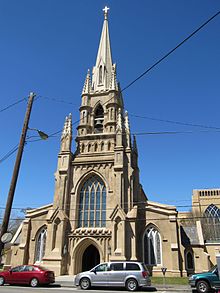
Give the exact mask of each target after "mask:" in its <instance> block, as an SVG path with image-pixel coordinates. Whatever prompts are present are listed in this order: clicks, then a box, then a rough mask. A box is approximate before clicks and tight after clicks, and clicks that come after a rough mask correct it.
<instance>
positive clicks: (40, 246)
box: [35, 227, 47, 262]
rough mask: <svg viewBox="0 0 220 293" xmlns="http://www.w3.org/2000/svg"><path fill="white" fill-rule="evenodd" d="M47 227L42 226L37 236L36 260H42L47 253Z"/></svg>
mask: <svg viewBox="0 0 220 293" xmlns="http://www.w3.org/2000/svg"><path fill="white" fill-rule="evenodd" d="M46 239H47V228H46V227H44V228H42V229H41V230H40V231H39V233H38V236H37V240H36V248H35V262H41V261H42V259H43V257H44V255H45V248H46Z"/></svg>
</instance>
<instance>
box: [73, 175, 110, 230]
mask: <svg viewBox="0 0 220 293" xmlns="http://www.w3.org/2000/svg"><path fill="white" fill-rule="evenodd" d="M105 225H106V188H105V185H104V182H103V181H102V180H101V179H100V178H99V177H98V176H92V177H90V178H89V179H88V180H87V181H86V182H85V183H84V184H83V186H82V189H81V191H80V198H79V216H78V227H105Z"/></svg>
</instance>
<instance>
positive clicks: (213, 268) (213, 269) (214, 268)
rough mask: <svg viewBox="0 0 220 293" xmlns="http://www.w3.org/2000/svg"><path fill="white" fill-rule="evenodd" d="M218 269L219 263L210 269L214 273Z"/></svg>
mask: <svg viewBox="0 0 220 293" xmlns="http://www.w3.org/2000/svg"><path fill="white" fill-rule="evenodd" d="M216 269H217V265H215V266H214V267H212V268H211V269H210V270H209V272H210V273H214V271H215V270H216Z"/></svg>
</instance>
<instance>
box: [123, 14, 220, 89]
mask: <svg viewBox="0 0 220 293" xmlns="http://www.w3.org/2000/svg"><path fill="white" fill-rule="evenodd" d="M219 14H220V11H218V12H217V13H216V14H214V15H213V16H212V17H210V18H209V19H208V20H207V21H205V22H204V23H203V24H202V25H200V27H198V28H197V29H196V30H195V31H193V32H192V33H191V34H190V35H189V36H188V37H186V38H185V39H184V40H183V41H182V42H180V43H179V44H178V45H177V46H176V47H175V48H173V49H172V50H170V51H169V52H168V53H167V54H165V55H164V56H163V57H162V58H160V59H159V60H158V61H157V62H155V63H154V64H153V65H152V66H150V67H149V68H148V69H147V70H145V71H144V72H143V73H142V74H140V75H139V76H138V77H137V78H135V79H134V80H133V81H132V82H130V83H129V84H128V85H127V86H126V87H124V88H123V89H122V90H121V92H123V91H125V90H127V89H128V88H129V87H130V86H132V85H133V84H134V83H135V82H136V81H138V80H139V79H141V78H142V77H143V76H144V75H145V74H147V73H148V72H149V71H151V70H152V69H153V68H154V67H156V66H157V65H158V64H160V63H161V62H162V61H163V60H164V59H166V58H167V57H168V56H169V55H171V54H172V53H173V52H174V51H176V50H177V49H178V48H179V47H180V46H182V45H183V44H184V43H186V42H187V41H188V40H189V39H190V38H192V37H193V36H194V35H195V34H196V33H197V32H199V31H200V30H201V29H202V28H203V27H205V26H206V25H207V24H208V23H209V22H210V21H211V20H213V19H214V18H215V17H217V16H218V15H219Z"/></svg>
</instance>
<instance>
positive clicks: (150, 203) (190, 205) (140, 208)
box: [0, 198, 210, 212]
mask: <svg viewBox="0 0 220 293" xmlns="http://www.w3.org/2000/svg"><path fill="white" fill-rule="evenodd" d="M206 200H207V201H210V198H203V199H202V201H206ZM124 204H129V203H128V202H124ZM156 204H157V202H153V203H152V202H151V201H147V200H146V202H145V201H144V202H143V201H141V202H136V203H135V206H137V205H144V207H140V206H139V207H138V210H143V209H144V210H145V209H146V208H147V207H150V206H152V205H156ZM49 205H50V204H49ZM51 205H52V204H51ZM160 205H161V203H160ZM162 205H165V206H169V207H170V206H171V207H173V208H193V207H197V208H198V207H206V206H207V204H185V205H172V204H163V203H162ZM29 206H31V204H29ZM68 206H73V207H71V208H68V210H75V209H78V207H79V206H80V204H74V205H72V204H66V207H68ZM38 208H39V207H37V208H31V207H28V208H27V207H12V209H13V210H27V211H32V210H36V209H38ZM4 209H5V207H3V206H0V210H4ZM55 210H61V211H63V210H64V209H63V208H57V207H55V208H49V209H47V211H55ZM94 210H95V209H90V211H94ZM101 210H102V211H113V210H114V208H106V209H96V211H101ZM180 212H182V211H180Z"/></svg>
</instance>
